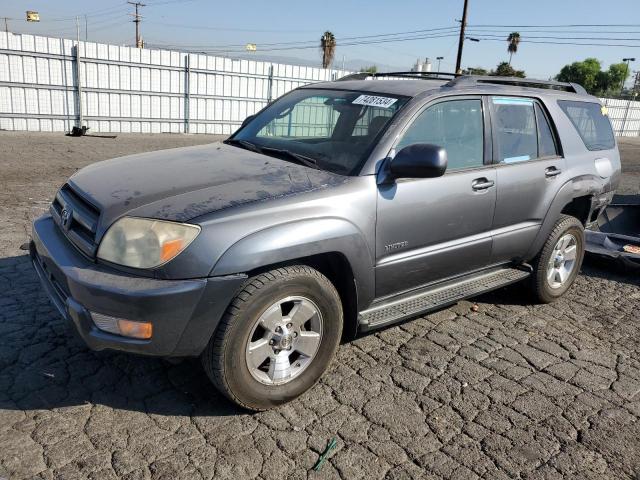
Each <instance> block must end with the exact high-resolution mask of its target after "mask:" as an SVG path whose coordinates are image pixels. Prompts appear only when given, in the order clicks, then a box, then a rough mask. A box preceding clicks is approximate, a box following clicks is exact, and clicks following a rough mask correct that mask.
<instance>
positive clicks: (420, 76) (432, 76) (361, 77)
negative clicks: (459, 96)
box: [337, 72, 460, 82]
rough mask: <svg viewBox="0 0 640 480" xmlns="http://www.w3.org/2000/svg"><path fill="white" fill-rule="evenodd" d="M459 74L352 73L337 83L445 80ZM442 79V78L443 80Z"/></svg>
mask: <svg viewBox="0 0 640 480" xmlns="http://www.w3.org/2000/svg"><path fill="white" fill-rule="evenodd" d="M459 76H460V74H459V73H451V72H380V73H368V72H358V73H352V74H351V75H346V76H344V77H341V78H339V79H338V80H337V81H339V82H341V81H346V80H366V79H367V78H380V77H408V78H417V79H422V80H446V79H447V78H456V77H459ZM443 77H444V78H443Z"/></svg>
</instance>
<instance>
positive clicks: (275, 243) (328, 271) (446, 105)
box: [30, 73, 620, 410]
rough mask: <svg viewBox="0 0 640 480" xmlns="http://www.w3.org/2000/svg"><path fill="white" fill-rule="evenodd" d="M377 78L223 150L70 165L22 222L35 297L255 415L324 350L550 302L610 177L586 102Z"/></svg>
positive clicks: (295, 387) (288, 107) (303, 97)
mask: <svg viewBox="0 0 640 480" xmlns="http://www.w3.org/2000/svg"><path fill="white" fill-rule="evenodd" d="M393 77H394V78H388V77H385V76H384V75H380V74H378V75H367V74H361V75H359V76H358V75H357V76H355V77H351V78H346V79H344V80H341V81H335V82H328V83H320V84H314V85H307V86H304V87H301V88H298V89H296V90H294V91H292V92H290V93H288V94H286V95H284V96H283V97H281V98H280V99H278V100H276V101H275V102H274V103H272V104H270V105H268V106H267V107H266V108H265V109H263V110H262V111H260V112H259V113H257V114H256V115H255V116H252V117H250V118H249V119H247V121H245V122H244V123H243V125H242V127H241V128H240V129H239V130H238V131H237V132H236V133H235V134H234V135H232V136H231V137H230V138H229V139H228V140H226V141H225V142H223V143H216V144H211V145H205V146H198V147H190V148H181V149H174V150H165V151H161V152H153V153H144V154H139V155H132V156H128V157H123V158H119V159H114V160H109V161H104V162H99V163H96V164H93V165H91V166H89V167H86V168H84V169H82V170H80V171H79V172H77V173H75V174H74V175H73V176H72V177H71V178H70V179H69V180H68V181H67V182H66V183H65V184H64V185H63V186H62V187H61V188H60V190H59V191H58V193H57V195H56V197H55V200H54V201H53V203H52V205H51V208H50V211H49V213H47V214H46V215H44V216H42V217H41V218H39V219H37V220H36V221H35V222H34V225H33V240H32V242H31V245H30V253H31V257H32V260H33V265H34V267H35V269H36V271H37V272H38V274H39V276H40V278H41V280H42V282H43V285H44V286H45V288H46V290H47V292H48V294H49V296H50V297H51V299H52V301H53V303H54V304H55V305H56V307H57V308H58V309H59V311H60V313H61V314H62V315H63V316H65V317H66V318H67V319H69V321H70V322H71V323H73V324H74V326H75V329H76V330H77V332H78V333H79V334H80V336H81V337H82V339H83V340H84V342H86V344H87V345H88V346H89V347H90V348H92V349H95V350H103V349H113V350H121V351H127V352H133V353H138V354H145V355H156V356H164V357H171V356H174V357H182V356H200V357H201V359H202V364H203V366H204V369H205V371H206V373H207V375H208V376H209V378H210V379H211V380H212V381H213V383H214V384H215V385H216V386H217V388H218V389H219V390H220V391H221V392H223V393H224V394H225V395H226V396H227V397H228V398H230V399H231V400H232V401H234V402H236V403H237V404H239V405H241V406H243V407H246V408H249V409H253V410H262V409H267V408H271V407H273V406H275V405H279V404H282V403H284V402H287V401H290V400H292V399H294V398H296V397H297V396H299V395H301V394H302V393H303V392H305V391H306V390H307V389H309V388H311V387H312V386H313V385H314V384H315V383H316V382H317V381H318V379H319V378H320V377H321V375H322V374H323V372H324V371H325V370H326V369H327V367H328V366H329V364H330V362H331V360H332V359H333V357H334V355H335V353H336V350H337V348H338V345H339V342H340V340H341V338H352V337H353V336H354V335H356V334H357V333H358V332H361V331H368V330H372V329H376V328H380V327H384V326H387V325H391V324H394V323H397V322H400V321H403V320H406V319H408V318H411V317H415V316H418V315H421V314H424V313H425V312H429V311H432V310H435V309H439V308H443V307H445V306H448V305H451V304H452V303H455V302H456V301H458V300H460V299H463V298H468V297H471V296H474V295H478V294H480V293H483V292H486V291H489V290H492V289H496V288H499V287H502V286H504V285H508V284H511V283H514V282H518V281H528V282H529V285H530V288H531V291H532V294H533V299H535V300H537V301H541V302H551V301H553V300H555V299H556V298H558V297H559V296H561V295H562V294H564V293H565V292H566V291H567V289H568V288H569V287H570V286H571V285H572V283H573V282H574V280H575V278H576V276H577V275H578V271H579V269H580V265H581V262H582V259H583V255H584V247H585V236H584V228H585V227H586V226H589V225H592V224H593V222H595V220H596V219H597V218H598V215H599V214H600V212H601V211H602V210H603V209H604V208H605V207H606V206H607V204H608V203H609V202H610V201H611V198H612V196H613V192H614V190H615V188H616V186H617V184H618V181H619V177H620V158H619V154H618V150H617V146H616V142H615V138H614V136H613V133H612V130H611V125H610V122H609V120H608V118H607V116H606V112H605V111H604V110H603V109H602V107H601V105H600V103H599V101H598V99H596V98H594V97H592V96H589V95H587V94H586V92H585V91H584V89H583V88H582V87H580V86H578V85H574V84H565V83H558V82H540V81H535V80H530V79H511V78H499V77H473V76H456V75H450V76H445V75H442V74H438V75H429V74H411V73H395V74H393ZM398 77H400V78H398Z"/></svg>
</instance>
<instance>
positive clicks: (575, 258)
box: [532, 215, 585, 303]
mask: <svg viewBox="0 0 640 480" xmlns="http://www.w3.org/2000/svg"><path fill="white" fill-rule="evenodd" d="M584 244H585V242H584V227H583V226H582V223H580V221H579V220H578V219H577V218H575V217H570V216H568V215H562V216H561V217H560V219H559V220H558V222H557V223H556V225H555V227H554V228H553V230H552V231H551V234H550V235H549V238H548V239H547V241H546V242H545V244H544V246H543V247H542V250H541V251H540V253H539V254H538V256H537V257H536V258H535V259H534V261H533V268H534V271H533V278H532V283H533V293H534V295H535V297H536V298H537V300H538V301H540V302H542V303H550V302H553V301H554V300H556V299H557V298H559V297H560V296H562V295H563V294H564V293H565V292H566V291H567V290H568V289H569V287H571V285H573V282H574V281H575V279H576V277H577V276H578V273H579V271H580V267H581V266H582V260H583V259H584Z"/></svg>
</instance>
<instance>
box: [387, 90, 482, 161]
mask: <svg viewBox="0 0 640 480" xmlns="http://www.w3.org/2000/svg"><path fill="white" fill-rule="evenodd" d="M414 143H431V144H434V145H438V146H440V147H443V148H444V149H445V150H446V151H447V158H448V166H447V170H460V169H463V168H475V167H480V166H482V165H483V163H484V126H483V117H482V101H481V100H479V99H471V100H449V101H444V102H440V103H437V104H435V105H432V106H430V107H428V108H427V109H426V110H424V111H423V112H422V113H421V114H420V115H419V116H418V118H416V119H415V120H414V122H413V123H412V124H411V125H410V126H409V128H408V129H407V131H406V132H405V134H404V135H403V137H402V139H400V142H399V143H398V145H397V146H396V151H400V150H401V149H402V148H403V147H406V146H408V145H411V144H414Z"/></svg>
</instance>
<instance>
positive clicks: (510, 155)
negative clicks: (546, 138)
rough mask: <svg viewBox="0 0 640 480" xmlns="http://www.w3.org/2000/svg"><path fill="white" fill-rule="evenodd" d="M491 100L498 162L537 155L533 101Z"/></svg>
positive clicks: (495, 98) (522, 159)
mask: <svg viewBox="0 0 640 480" xmlns="http://www.w3.org/2000/svg"><path fill="white" fill-rule="evenodd" d="M492 102H493V111H494V117H495V118H494V130H495V136H496V139H497V141H498V152H499V155H500V162H501V163H516V162H526V161H528V160H533V159H535V158H538V132H537V127H536V114H535V109H534V101H533V100H530V99H527V98H499V97H493V98H492Z"/></svg>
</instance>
